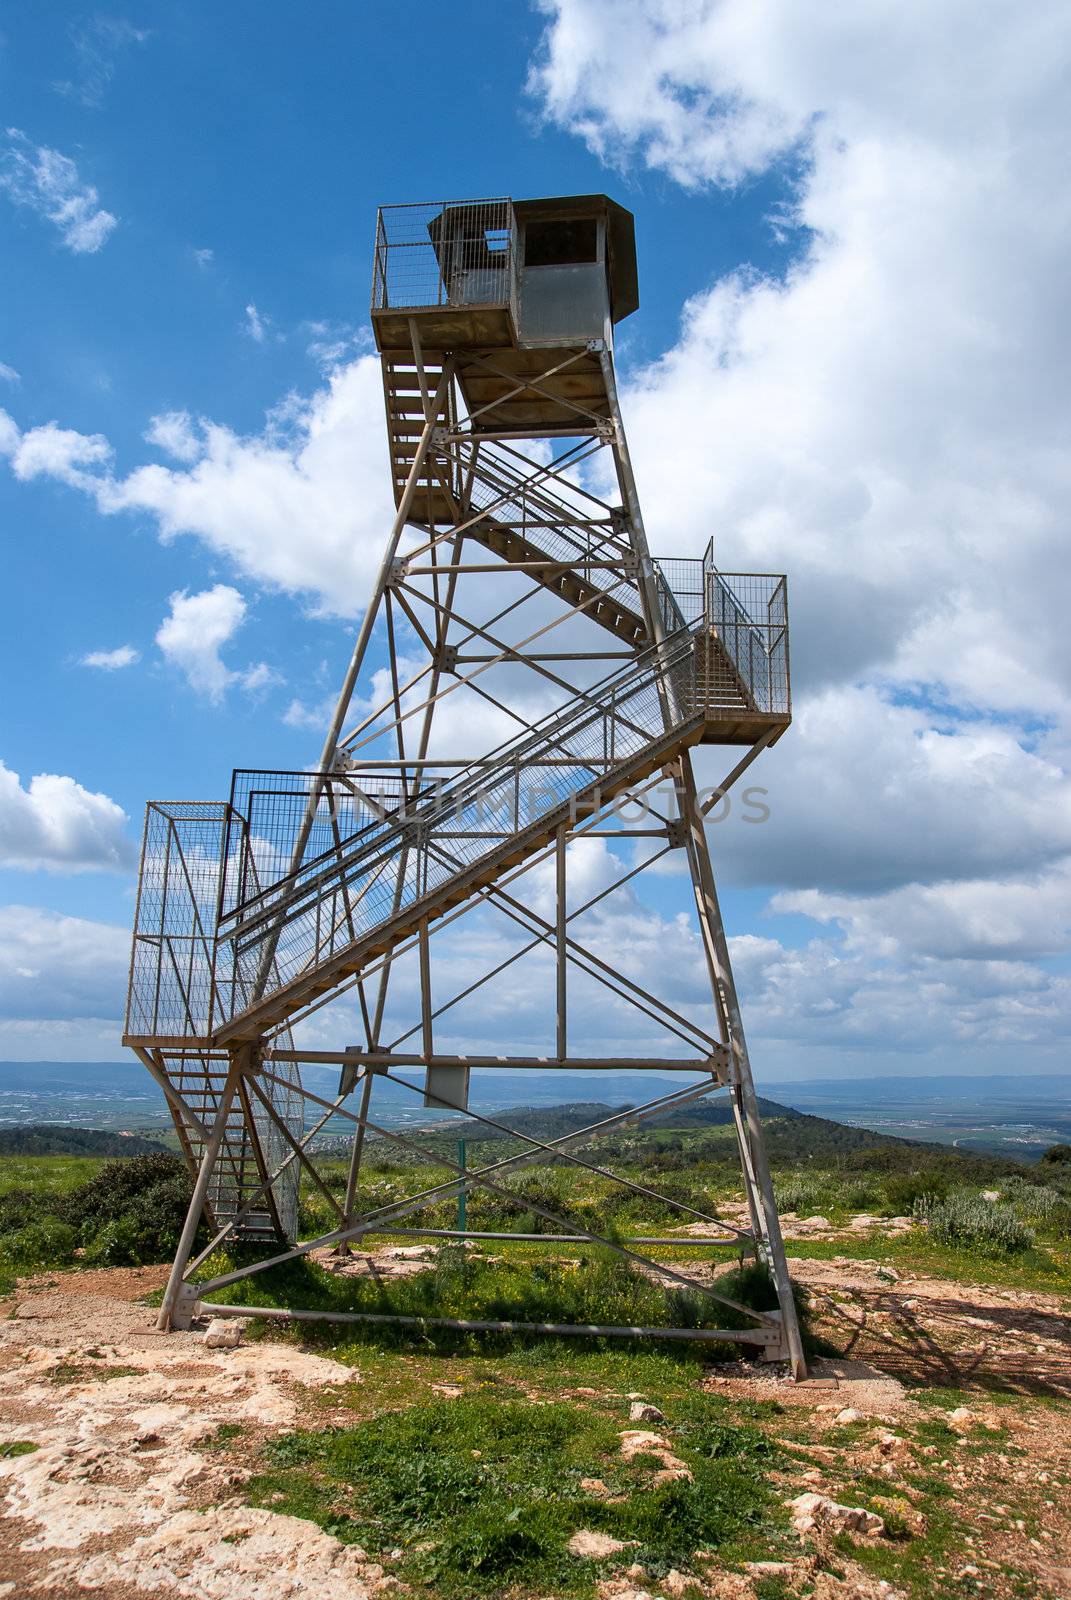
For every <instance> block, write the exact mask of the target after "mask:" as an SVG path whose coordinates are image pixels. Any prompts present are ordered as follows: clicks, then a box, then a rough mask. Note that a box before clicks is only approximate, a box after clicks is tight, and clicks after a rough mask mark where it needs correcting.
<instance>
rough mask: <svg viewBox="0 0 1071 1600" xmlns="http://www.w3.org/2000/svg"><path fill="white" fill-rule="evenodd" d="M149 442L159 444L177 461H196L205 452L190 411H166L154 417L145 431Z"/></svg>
mask: <svg viewBox="0 0 1071 1600" xmlns="http://www.w3.org/2000/svg"><path fill="white" fill-rule="evenodd" d="M145 438H146V439H147V440H148V442H149V444H155V445H159V447H160V449H161V450H165V451H166V452H167V454H168V455H169V456H173V457H174V459H175V460H176V461H182V462H186V463H187V464H188V463H189V462H191V461H196V460H197V459H198V458H199V457H200V456H202V455H203V454H204V443H203V441H202V440H201V439H200V438H199V437H198V434H197V428H196V424H195V422H194V420H193V418H192V417H191V416H190V413H189V412H188V411H164V412H161V414H160V415H159V416H157V417H153V418H152V419H151V420H150V422H149V426H148V428H147V430H146V433H145Z"/></svg>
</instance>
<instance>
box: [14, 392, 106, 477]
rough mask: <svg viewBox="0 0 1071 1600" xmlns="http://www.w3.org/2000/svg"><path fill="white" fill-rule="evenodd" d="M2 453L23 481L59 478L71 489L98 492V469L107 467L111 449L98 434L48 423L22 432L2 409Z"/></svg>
mask: <svg viewBox="0 0 1071 1600" xmlns="http://www.w3.org/2000/svg"><path fill="white" fill-rule="evenodd" d="M0 454H4V455H7V456H9V457H10V458H11V470H12V472H13V473H14V474H15V476H16V478H18V479H20V480H21V481H22V482H23V483H26V482H29V480H30V479H31V478H41V477H48V478H57V479H58V480H59V482H60V483H66V484H68V485H69V486H70V487H71V488H72V489H89V490H90V491H91V492H93V491H95V489H96V485H97V483H98V482H99V478H98V477H97V475H96V472H97V469H99V468H100V467H107V466H108V465H109V464H110V462H111V459H112V450H111V446H110V445H109V443H108V441H107V439H105V438H104V437H103V435H102V434H99V433H92V434H86V433H78V432H76V431H75V429H73V428H61V427H60V426H59V424H58V423H56V422H46V423H44V424H43V425H42V426H41V427H39V428H30V429H28V430H27V432H26V433H20V432H19V430H18V428H17V427H16V425H15V424H14V423H13V422H12V420H11V418H10V417H9V416H8V415H7V413H6V412H5V411H0Z"/></svg>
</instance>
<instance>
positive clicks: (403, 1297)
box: [205, 1246, 777, 1356]
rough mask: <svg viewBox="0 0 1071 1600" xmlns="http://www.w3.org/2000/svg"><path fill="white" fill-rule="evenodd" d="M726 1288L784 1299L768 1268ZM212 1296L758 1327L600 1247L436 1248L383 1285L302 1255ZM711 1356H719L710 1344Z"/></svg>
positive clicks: (339, 1307) (755, 1298) (375, 1327)
mask: <svg viewBox="0 0 1071 1600" xmlns="http://www.w3.org/2000/svg"><path fill="white" fill-rule="evenodd" d="M230 1265H231V1261H230V1258H229V1257H226V1256H224V1255H222V1254H219V1255H217V1256H214V1257H212V1258H211V1259H210V1260H209V1262H207V1263H206V1267H205V1270H206V1272H207V1273H209V1274H210V1275H213V1276H214V1275H215V1274H216V1272H217V1271H219V1272H220V1273H221V1274H222V1273H223V1272H225V1271H226V1270H227V1269H228V1267H229V1266H230ZM719 1289H720V1291H721V1292H722V1293H724V1294H726V1295H728V1296H730V1297H731V1298H733V1299H735V1300H737V1301H739V1302H740V1303H741V1304H743V1305H747V1306H752V1307H754V1308H755V1309H756V1310H771V1309H773V1308H774V1307H775V1306H776V1304H777V1299H776V1295H775V1294H774V1291H773V1287H772V1284H771V1283H770V1279H769V1276H768V1274H767V1273H766V1272H765V1270H764V1269H761V1268H756V1267H745V1268H743V1269H742V1270H741V1269H735V1270H731V1271H729V1272H728V1273H726V1274H725V1275H724V1277H722V1278H720V1279H719ZM206 1298H207V1299H209V1300H212V1299H217V1298H219V1299H226V1300H228V1301H229V1302H230V1303H231V1304H235V1305H265V1306H266V1305H280V1306H287V1305H291V1306H293V1305H297V1306H303V1307H307V1308H309V1309H313V1310H324V1311H336V1312H359V1313H362V1312H363V1313H366V1314H371V1315H374V1316H401V1317H411V1318H420V1319H423V1318H431V1317H453V1318H462V1319H465V1320H468V1321H491V1322H496V1321H510V1322H526V1323H536V1324H545V1323H557V1324H569V1325H575V1326H580V1327H587V1326H591V1325H599V1326H611V1327H637V1326H639V1327H652V1328H656V1327H668V1328H689V1329H704V1328H738V1327H741V1326H744V1327H747V1326H748V1320H747V1318H746V1317H745V1316H743V1315H742V1314H741V1313H740V1312H737V1311H733V1310H732V1309H731V1308H729V1307H727V1306H723V1305H721V1304H720V1303H719V1302H718V1301H717V1300H714V1299H713V1298H712V1297H711V1296H710V1295H707V1294H703V1293H701V1292H699V1291H691V1290H685V1289H676V1288H673V1287H663V1286H661V1285H659V1284H655V1283H653V1282H651V1280H650V1279H649V1278H647V1277H646V1276H644V1275H643V1274H642V1273H640V1272H638V1271H636V1270H635V1269H634V1268H633V1267H632V1266H631V1265H630V1264H629V1263H628V1262H627V1261H625V1260H623V1259H622V1258H621V1257H618V1256H615V1255H612V1254H610V1253H609V1252H604V1253H601V1254H600V1253H596V1252H593V1253H590V1254H589V1255H588V1256H587V1257H586V1259H584V1260H583V1261H581V1262H577V1261H575V1260H561V1259H553V1258H543V1259H539V1258H536V1259H532V1258H531V1257H525V1258H523V1259H517V1258H513V1257H508V1256H507V1257H502V1258H495V1259H490V1258H480V1257H474V1256H472V1255H470V1254H469V1253H468V1252H466V1251H464V1250H459V1249H456V1248H454V1247H451V1246H445V1247H443V1248H442V1249H440V1250H437V1251H436V1252H435V1255H434V1258H433V1264H432V1265H431V1266H429V1268H428V1269H427V1270H426V1271H422V1272H420V1273H416V1274H414V1275H413V1276H411V1277H406V1278H396V1279H387V1280H385V1281H383V1282H378V1281H376V1280H375V1279H373V1278H371V1277H359V1278H345V1277H340V1276H338V1275H336V1274H333V1273H331V1272H329V1271H327V1270H325V1269H323V1268H321V1267H319V1266H317V1265H315V1264H313V1263H310V1262H308V1261H306V1260H304V1259H302V1260H300V1261H295V1262H292V1263H288V1264H286V1265H284V1266H281V1267H278V1268H270V1269H268V1270H267V1271H266V1272H264V1273H260V1274H257V1275H255V1276H254V1277H252V1278H246V1279H243V1280H241V1281H239V1282H238V1283H235V1284H232V1285H230V1286H229V1287H227V1288H225V1289H223V1290H222V1291H219V1292H216V1291H212V1292H210V1293H209V1294H208V1295H207V1296H206ZM347 1337H348V1338H349V1339H350V1340H352V1341H354V1342H360V1343H363V1342H371V1343H374V1344H378V1345H383V1344H390V1345H394V1346H395V1347H396V1348H413V1347H416V1348H422V1349H429V1348H435V1349H449V1348H456V1349H464V1348H473V1347H486V1346H488V1345H491V1346H494V1345H496V1344H497V1345H499V1346H501V1347H510V1346H511V1345H515V1344H516V1343H517V1342H518V1341H520V1342H523V1343H528V1342H530V1341H531V1340H532V1339H533V1337H538V1338H542V1337H543V1335H539V1334H533V1333H532V1332H530V1331H524V1330H518V1331H515V1332H509V1333H506V1332H502V1333H498V1332H479V1333H471V1332H465V1331H462V1330H454V1329H442V1328H435V1327H431V1326H421V1327H417V1328H414V1327H411V1326H410V1327H406V1326H404V1325H400V1326H397V1327H392V1326H390V1325H389V1324H369V1325H368V1327H367V1328H363V1327H362V1326H361V1325H360V1324H353V1325H352V1327H350V1328H348V1329H347ZM722 1348H723V1349H724V1348H728V1350H729V1351H730V1353H732V1352H733V1351H734V1350H735V1348H736V1347H735V1346H734V1345H732V1344H731V1343H729V1344H728V1345H727V1346H724V1347H722ZM707 1353H708V1356H709V1355H710V1354H711V1353H714V1354H716V1353H717V1352H716V1351H713V1350H712V1347H708V1352H707Z"/></svg>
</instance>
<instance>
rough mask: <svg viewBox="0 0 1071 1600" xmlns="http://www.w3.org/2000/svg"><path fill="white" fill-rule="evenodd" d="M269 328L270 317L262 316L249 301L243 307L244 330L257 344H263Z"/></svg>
mask: <svg viewBox="0 0 1071 1600" xmlns="http://www.w3.org/2000/svg"><path fill="white" fill-rule="evenodd" d="M270 328H271V318H270V317H265V316H262V315H261V313H260V312H259V311H258V310H257V308H256V306H255V305H253V303H252V301H250V303H249V305H247V306H246V308H245V331H246V333H248V335H249V337H250V338H251V339H253V340H255V342H256V343H257V344H263V343H264V341H265V339H267V337H268V332H269V329H270Z"/></svg>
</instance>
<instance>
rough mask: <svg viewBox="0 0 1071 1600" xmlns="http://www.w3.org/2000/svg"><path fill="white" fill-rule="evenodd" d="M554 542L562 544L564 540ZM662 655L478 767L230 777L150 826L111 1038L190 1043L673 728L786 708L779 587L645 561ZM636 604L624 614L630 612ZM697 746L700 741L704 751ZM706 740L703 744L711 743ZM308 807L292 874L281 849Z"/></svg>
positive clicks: (654, 654) (168, 808)
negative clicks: (213, 793) (123, 1015)
mask: <svg viewBox="0 0 1071 1600" xmlns="http://www.w3.org/2000/svg"><path fill="white" fill-rule="evenodd" d="M563 537H565V535H563ZM655 575H656V585H655V588H656V594H657V597H658V604H659V607H660V608H661V610H662V613H663V626H664V631H665V635H666V637H665V641H664V643H663V644H662V645H660V646H659V647H658V648H657V649H654V648H651V649H649V650H647V651H646V652H645V653H644V654H642V655H640V656H638V657H636V658H635V659H634V660H633V661H631V662H630V663H629V665H628V666H627V667H625V668H623V669H620V670H618V671H617V672H615V673H612V674H611V675H610V676H609V677H607V678H606V679H604V680H603V681H602V682H601V683H599V684H596V685H595V686H594V687H592V688H590V689H586V690H582V691H578V692H577V694H576V697H575V698H574V699H573V700H572V701H570V702H569V703H568V704H567V705H566V706H565V707H562V708H560V709H559V710H557V711H555V712H553V713H551V714H550V715H549V716H548V717H546V718H544V719H543V721H542V722H541V723H539V724H537V725H536V726H535V728H534V729H533V730H532V731H531V732H529V733H526V734H524V735H523V736H521V737H520V738H518V739H515V740H513V741H511V742H509V743H507V744H505V745H503V746H501V747H500V748H499V749H498V750H496V751H493V752H492V753H491V754H490V755H489V756H487V757H486V758H484V759H483V760H481V761H478V762H474V763H471V764H469V765H467V766H465V767H461V768H450V767H449V764H445V768H444V769H440V770H435V769H432V768H431V767H429V766H428V765H427V764H423V765H421V766H420V767H419V768H417V767H410V768H408V769H406V768H402V769H401V770H400V771H399V770H398V769H397V768H396V767H394V766H393V764H392V765H390V766H388V767H380V766H379V765H378V764H376V763H371V764H370V765H369V766H368V768H367V769H364V770H362V769H359V768H356V767H354V768H351V769H350V770H347V771H345V772H331V773H326V774H323V773H309V772H265V771H249V770H240V771H238V772H236V773H235V775H234V781H233V784H232V790H231V796H230V800H229V802H227V803H221V802H189V803H178V804H164V803H154V804H152V805H150V807H149V809H148V814H147V821H146V832H145V843H144V850H143V858H142V874H141V882H140V888H139V900H138V912H137V927H136V933H135V940H134V953H133V960H132V966H131V985H130V997H129V1005H128V1018H127V1032H128V1033H129V1034H131V1035H136V1036H138V1037H141V1038H145V1037H150V1036H151V1037H154V1038H161V1037H163V1038H170V1039H172V1040H176V1039H207V1038H209V1037H211V1036H212V1034H213V1031H214V1029H215V1028H217V1027H218V1026H220V1025H221V1024H222V1023H223V1022H226V1021H228V1020H229V1019H231V1018H232V1017H234V1016H236V1015H238V1014H239V1013H240V1012H242V1011H243V1010H245V1009H246V1008H247V1007H248V1006H250V1005H252V1004H254V1003H255V1002H257V1001H259V1000H260V999H261V998H262V996H264V995H267V994H270V993H272V992H274V991H275V990H276V989H278V988H279V987H281V986H283V985H284V984H286V983H288V982H290V981H291V980H292V979H294V978H296V977H298V976H299V975H301V974H302V973H304V972H306V971H308V970H309V969H310V968H314V967H316V966H319V965H321V964H323V963H324V962H327V961H329V960H330V959H331V958H332V957H333V956H335V955H337V954H338V953H339V952H340V951H342V950H343V949H345V948H347V947H350V946H353V945H356V944H358V943H359V942H360V941H361V940H362V939H363V938H364V937H365V936H366V935H368V934H369V933H370V932H371V931H372V930H373V929H375V928H376V927H378V926H379V925H381V924H383V923H385V922H387V921H389V920H390V919H391V918H393V917H396V916H398V914H399V913H401V912H404V911H406V910H407V909H408V908H410V907H412V906H413V905H414V904H415V903H416V902H417V901H419V900H423V899H425V898H426V897H429V896H434V895H435V894H436V893H437V892H438V891H440V890H443V889H444V888H445V887H446V886H447V884H448V882H449V880H450V879H451V878H453V877H456V876H457V874H459V873H461V872H464V871H465V870H466V869H467V868H469V867H471V866H474V865H476V864H478V863H479V862H480V861H481V860H482V858H483V857H484V856H486V855H487V854H489V853H490V852H491V851H493V850H494V849H495V848H497V847H498V846H499V845H501V844H502V842H503V841H504V840H508V839H509V838H511V837H512V836H514V835H517V834H519V833H522V832H524V831H525V830H526V829H528V828H530V827H532V826H533V825H534V824H535V823H537V822H538V821H539V819H540V817H541V816H543V814H544V813H546V812H548V811H550V810H554V809H556V808H560V807H562V806H563V805H568V804H570V803H572V802H574V801H575V800H576V798H577V797H578V796H579V795H580V794H581V793H582V792H583V791H585V790H592V789H595V788H598V787H599V786H600V785H605V786H606V787H607V790H608V792H612V779H613V775H614V774H615V772H619V771H625V770H627V769H629V764H630V763H632V762H633V761H634V758H635V757H636V756H638V755H639V754H640V753H641V752H643V751H644V749H645V748H646V747H648V746H651V745H652V744H653V743H654V742H655V741H657V740H659V739H660V738H662V737H663V736H664V735H665V734H666V732H667V731H670V732H673V731H675V730H676V729H678V728H679V727H681V726H683V725H684V724H685V723H688V722H691V721H694V720H695V719H696V718H701V719H703V720H706V721H707V722H711V721H712V720H713V721H714V722H717V720H718V719H721V725H722V727H723V729H725V730H727V731H725V732H724V733H723V735H721V736H722V737H727V738H729V739H730V740H734V739H735V740H737V741H739V739H740V738H741V737H746V736H749V735H747V734H744V735H741V734H739V733H738V732H734V731H733V730H734V727H735V726H736V724H735V723H734V719H739V718H744V719H745V720H744V724H743V726H744V727H745V728H746V729H751V730H752V733H751V735H750V736H754V733H753V729H754V722H753V720H751V721H748V720H747V719H748V718H751V719H753V718H754V717H756V716H758V717H762V716H764V715H771V716H775V717H778V718H786V717H787V715H788V713H789V711H790V690H789V666H788V612H787V595H786V588H785V580H784V579H783V578H782V577H780V576H777V575H764V574H754V573H722V572H718V571H717V570H716V569H715V568H714V567H713V563H712V561H711V560H710V559H709V552H708V557H707V558H706V559H704V560H687V561H686V560H679V561H678V560H672V561H662V562H658V563H655ZM638 598H639V597H638V593H637V594H636V599H637V601H638ZM707 736H708V735H707V734H706V733H704V734H703V737H707ZM715 736H718V735H715ZM310 807H311V810H312V819H311V826H310V828H309V830H308V838H307V842H306V845H305V849H304V852H303V856H302V859H301V861H300V863H298V864H297V866H296V867H294V865H293V847H294V841H295V839H297V838H298V837H299V836H300V833H301V830H302V825H303V822H304V820H305V818H306V816H307V815H308V813H309V810H310Z"/></svg>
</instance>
